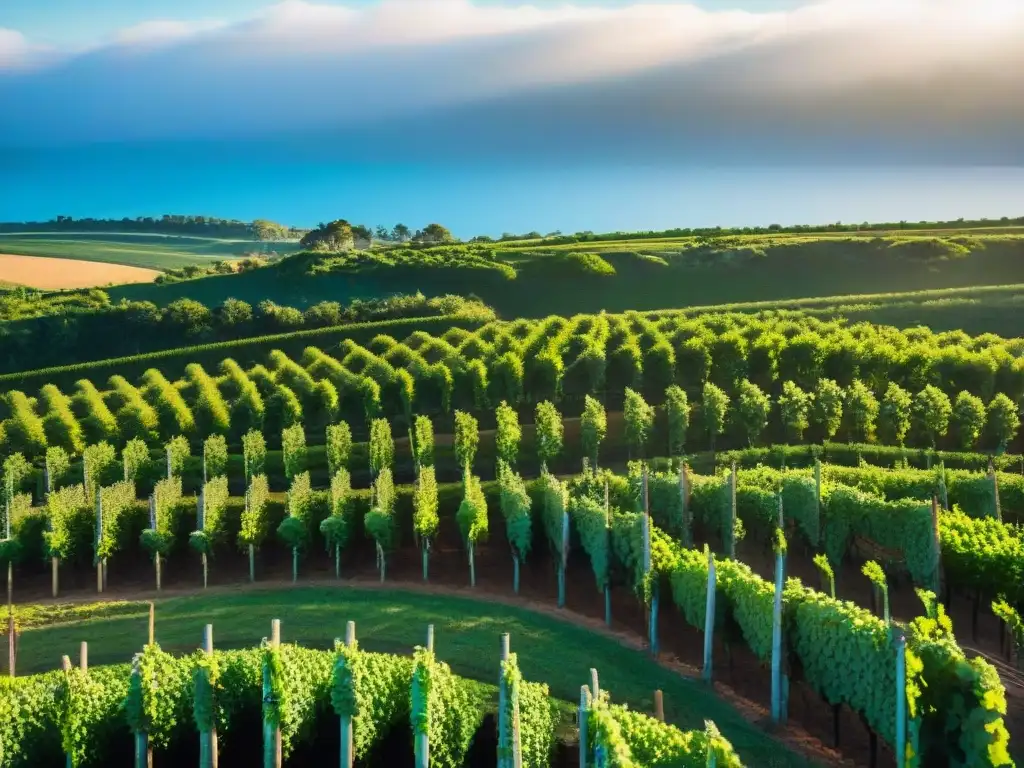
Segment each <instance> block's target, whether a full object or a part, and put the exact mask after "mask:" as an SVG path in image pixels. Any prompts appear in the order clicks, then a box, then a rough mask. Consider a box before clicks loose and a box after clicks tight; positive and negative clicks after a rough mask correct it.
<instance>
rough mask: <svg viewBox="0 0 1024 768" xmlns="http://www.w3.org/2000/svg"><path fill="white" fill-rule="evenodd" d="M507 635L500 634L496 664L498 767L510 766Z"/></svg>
mask: <svg viewBox="0 0 1024 768" xmlns="http://www.w3.org/2000/svg"><path fill="white" fill-rule="evenodd" d="M509 655H510V652H509V635H508V632H505V633H503V634H502V635H501V662H502V663H501V664H499V665H498V768H512V759H511V758H512V744H511V742H512V738H511V733H510V731H511V730H512V729H511V727H510V724H509V717H508V697H509V695H510V694H509V690H508V685H507V683H506V682H505V669H504V663H505V662H506V661H508V658H509Z"/></svg>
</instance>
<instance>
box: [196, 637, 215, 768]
mask: <svg viewBox="0 0 1024 768" xmlns="http://www.w3.org/2000/svg"><path fill="white" fill-rule="evenodd" d="M203 653H205V654H206V655H207V656H208V657H209V656H213V624H207V625H206V627H205V628H204V629H203ZM203 674H208V673H207V672H205V671H204V672H203ZM207 684H208V685H210V686H211V688H212V684H213V681H212V680H207ZM214 711H216V710H214ZM211 718H212V712H211ZM199 768H217V725H216V722H214V723H212V724H211V726H210V730H209V731H202V732H200V734H199Z"/></svg>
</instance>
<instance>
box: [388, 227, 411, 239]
mask: <svg viewBox="0 0 1024 768" xmlns="http://www.w3.org/2000/svg"><path fill="white" fill-rule="evenodd" d="M411 237H412V230H411V229H409V228H408V227H407V226H405V224H395V227H394V229H392V230H391V238H390V239H391V240H394V241H395V242H396V243H405V242H408V241H409V239H410V238H411Z"/></svg>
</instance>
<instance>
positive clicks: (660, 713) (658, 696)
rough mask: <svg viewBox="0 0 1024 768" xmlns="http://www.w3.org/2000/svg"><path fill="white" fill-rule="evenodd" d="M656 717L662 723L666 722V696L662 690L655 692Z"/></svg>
mask: <svg viewBox="0 0 1024 768" xmlns="http://www.w3.org/2000/svg"><path fill="white" fill-rule="evenodd" d="M654 716H655V718H657V719H658V720H660V721H661V722H663V723H664V722H665V695H664V694H663V693H662V692H661V690H660V689H659V690H657V691H655V692H654Z"/></svg>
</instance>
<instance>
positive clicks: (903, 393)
mask: <svg viewBox="0 0 1024 768" xmlns="http://www.w3.org/2000/svg"><path fill="white" fill-rule="evenodd" d="M912 402H913V401H912V398H911V397H910V393H909V392H907V390H905V389H904V388H903V387H901V386H900V385H899V384H897V383H896V382H894V381H893V382H889V386H888V387H887V388H886V390H885V395H884V396H883V397H882V403H881V405H880V407H879V409H878V431H879V432H881V433H882V439H883V440H884V441H886V442H889V443H896V444H897V445H903V442H904V440H906V439H907V433H908V432H910V415H911V404H912Z"/></svg>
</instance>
